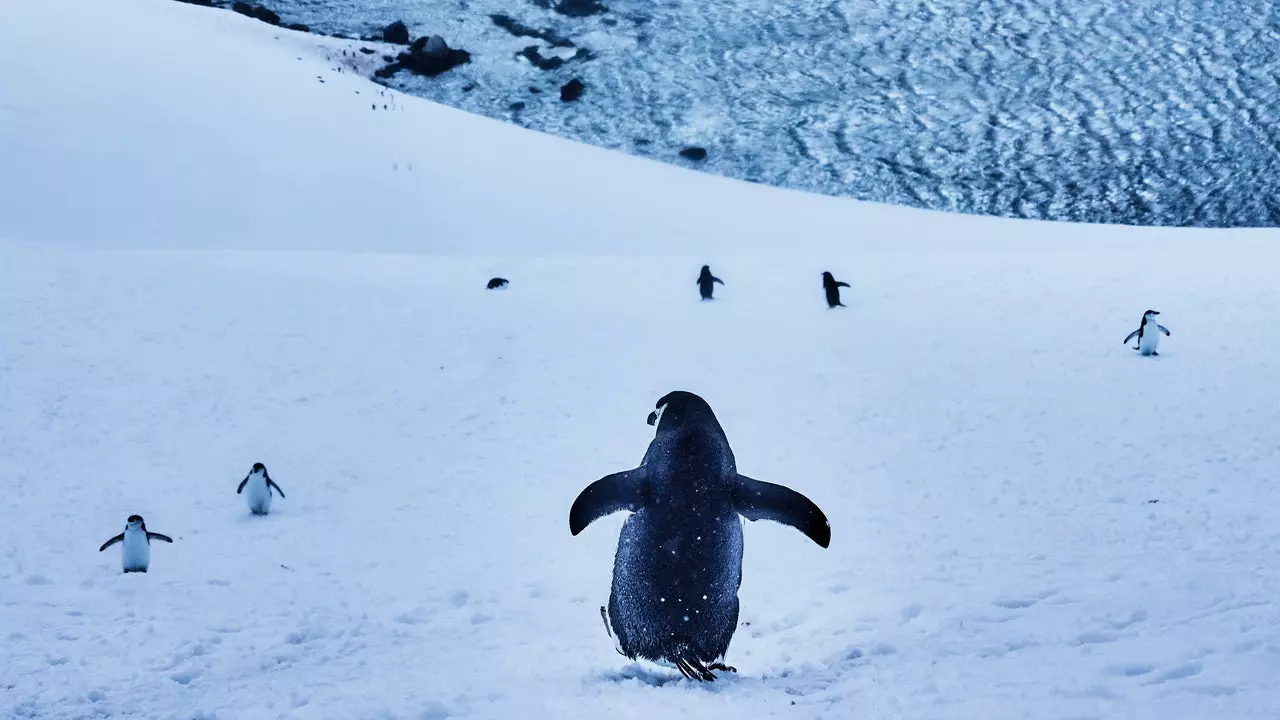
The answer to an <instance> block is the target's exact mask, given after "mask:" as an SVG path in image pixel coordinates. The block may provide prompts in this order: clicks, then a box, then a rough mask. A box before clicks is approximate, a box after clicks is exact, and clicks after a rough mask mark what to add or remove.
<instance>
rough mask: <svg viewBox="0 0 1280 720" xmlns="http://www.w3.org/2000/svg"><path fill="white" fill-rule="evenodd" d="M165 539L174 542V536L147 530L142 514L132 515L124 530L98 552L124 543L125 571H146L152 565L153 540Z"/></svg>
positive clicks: (103, 544) (122, 558)
mask: <svg viewBox="0 0 1280 720" xmlns="http://www.w3.org/2000/svg"><path fill="white" fill-rule="evenodd" d="M152 540H163V541H165V542H167V543H172V542H173V538H171V537H169V536H168V535H161V534H160V533H153V532H148V531H147V524H146V523H145V522H143V521H142V516H141V515H130V516H129V520H128V524H127V525H125V528H124V532H122V533H120V534H119V535H117V536H115V537H113V538H111V539H110V540H108V541H106V542H104V543H102V547H100V548H98V552H102V551H103V550H106V549H107V548H109V547H111V546H112V545H115V544H116V543H124V547H123V548H122V549H121V550H120V559H121V564H122V565H123V566H124V571H125V572H127V573H131V572H146V571H147V567H148V566H149V565H151V541H152Z"/></svg>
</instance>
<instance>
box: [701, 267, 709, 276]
mask: <svg viewBox="0 0 1280 720" xmlns="http://www.w3.org/2000/svg"><path fill="white" fill-rule="evenodd" d="M701 274H703V275H710V274H711V266H710V265H703V266H702V273H701Z"/></svg>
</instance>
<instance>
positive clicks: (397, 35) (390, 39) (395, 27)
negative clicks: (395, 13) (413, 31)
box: [382, 20, 409, 45]
mask: <svg viewBox="0 0 1280 720" xmlns="http://www.w3.org/2000/svg"><path fill="white" fill-rule="evenodd" d="M382 42H386V43H391V44H392V45H408V44H409V28H407V27H405V24H404V23H403V22H401V21H399V20H397V21H395V22H393V23H391V24H390V25H388V26H386V27H384V28H382Z"/></svg>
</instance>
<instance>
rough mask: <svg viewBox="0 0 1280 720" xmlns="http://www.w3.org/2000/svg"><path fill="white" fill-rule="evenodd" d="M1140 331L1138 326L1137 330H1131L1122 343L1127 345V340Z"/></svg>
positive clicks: (1136, 335) (1134, 336)
mask: <svg viewBox="0 0 1280 720" xmlns="http://www.w3.org/2000/svg"><path fill="white" fill-rule="evenodd" d="M1140 332H1142V328H1138V329H1137V330H1134V331H1133V332H1131V333H1129V334H1128V335H1127V336H1125V339H1124V344H1125V345H1128V344H1129V341H1130V340H1132V339H1134V338H1136V337H1138V333H1140Z"/></svg>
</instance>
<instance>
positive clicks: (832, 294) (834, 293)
mask: <svg viewBox="0 0 1280 720" xmlns="http://www.w3.org/2000/svg"><path fill="white" fill-rule="evenodd" d="M842 287H849V283H847V282H837V281H836V277H835V276H834V275H832V274H831V273H829V272H824V273H822V289H823V290H824V291H825V292H826V293H827V307H828V308H833V307H844V303H842V302H840V288H842Z"/></svg>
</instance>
